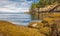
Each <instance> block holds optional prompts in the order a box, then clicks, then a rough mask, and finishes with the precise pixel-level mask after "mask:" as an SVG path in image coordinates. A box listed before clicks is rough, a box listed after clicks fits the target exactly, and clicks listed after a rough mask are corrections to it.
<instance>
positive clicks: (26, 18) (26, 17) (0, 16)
mask: <svg viewBox="0 0 60 36" xmlns="http://www.w3.org/2000/svg"><path fill="white" fill-rule="evenodd" d="M0 20H6V21H10V22H13V23H15V24H17V25H28V23H29V22H30V21H31V15H30V14H24V13H0Z"/></svg>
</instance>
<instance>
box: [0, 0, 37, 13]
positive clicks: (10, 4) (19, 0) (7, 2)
mask: <svg viewBox="0 0 60 36" xmlns="http://www.w3.org/2000/svg"><path fill="white" fill-rule="evenodd" d="M34 1H35V2H37V1H38V0H0V12H14V13H15V12H29V8H30V6H31V4H32V3H33V2H34Z"/></svg>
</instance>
